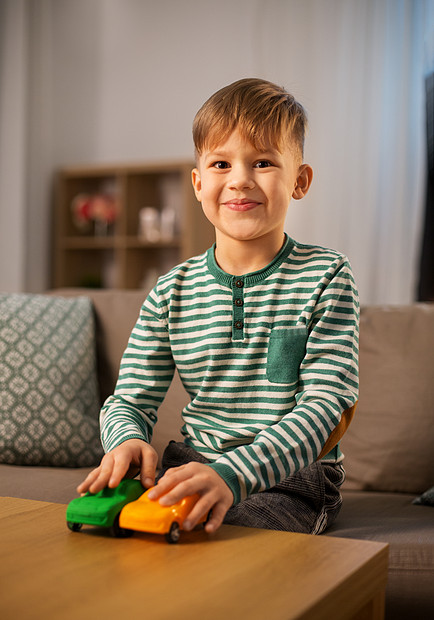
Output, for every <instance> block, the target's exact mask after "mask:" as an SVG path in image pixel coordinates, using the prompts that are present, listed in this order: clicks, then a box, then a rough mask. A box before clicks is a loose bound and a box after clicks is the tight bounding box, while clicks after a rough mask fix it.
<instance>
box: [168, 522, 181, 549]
mask: <svg viewBox="0 0 434 620" xmlns="http://www.w3.org/2000/svg"><path fill="white" fill-rule="evenodd" d="M180 536H181V530H180V527H179V524H178V523H177V522H176V521H174V522H173V523H172V525H171V526H170V530H169V531H168V532H167V534H166V540H167V542H168V543H171V544H172V545H173V544H175V543H177V542H178V540H179V537H180Z"/></svg>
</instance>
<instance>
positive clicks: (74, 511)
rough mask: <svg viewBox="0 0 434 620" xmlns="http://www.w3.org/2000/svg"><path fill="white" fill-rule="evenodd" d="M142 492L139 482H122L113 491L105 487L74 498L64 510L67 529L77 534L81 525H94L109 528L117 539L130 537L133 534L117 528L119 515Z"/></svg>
mask: <svg viewBox="0 0 434 620" xmlns="http://www.w3.org/2000/svg"><path fill="white" fill-rule="evenodd" d="M144 491H145V489H144V488H143V487H142V485H141V483H140V481H139V480H122V481H121V483H120V484H119V485H118V486H117V487H116V488H114V489H110V488H108V487H106V488H105V489H103V490H102V491H99V492H98V493H95V494H93V493H86V495H83V496H82V497H76V498H75V499H73V500H72V501H71V502H70V503H69V504H68V507H67V509H66V522H67V524H68V527H69V529H70V530H72V531H73V532H78V531H79V530H81V527H82V525H83V524H87V525H96V526H99V527H107V528H110V529H111V533H112V534H113V535H114V536H117V537H119V538H125V537H127V536H131V535H132V533H133V532H131V531H128V530H126V529H123V528H122V527H119V513H120V512H121V510H122V508H123V507H124V506H125V505H126V504H128V503H129V502H132V501H134V500H136V499H137V498H138V497H140V495H142V494H143V493H144Z"/></svg>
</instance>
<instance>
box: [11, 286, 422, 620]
mask: <svg viewBox="0 0 434 620" xmlns="http://www.w3.org/2000/svg"><path fill="white" fill-rule="evenodd" d="M31 297H32V296H30V298H31ZM40 297H41V298H43V299H44V300H45V301H47V303H48V305H47V308H49V307H50V304H52V303H53V302H54V301H55V300H69V301H70V302H72V301H73V300H77V299H81V300H83V299H84V300H85V301H86V302H87V303H88V304H89V306H90V308H91V313H92V317H93V324H92V325H91V328H92V329H93V331H90V332H89V333H88V337H90V338H91V341H92V342H93V345H92V348H93V354H94V355H95V377H96V380H95V381H96V382H95V384H89V380H90V379H89V377H90V376H91V374H92V373H91V371H90V370H86V373H84V374H85V376H83V373H82V376H81V379H77V380H82V381H85V382H86V383H85V387H84V388H83V387H82V386H81V387H80V388H79V389H80V393H82V394H85V395H86V394H87V395H88V394H90V393H91V390H92V389H96V390H97V392H98V393H97V400H98V402H97V403H96V405H97V407H96V405H95V403H93V409H92V420H91V423H90V425H89V426H86V432H87V433H89V434H92V437H94V436H95V433H97V417H98V416H97V408H99V405H100V404H101V402H102V401H103V400H104V399H105V398H106V397H107V396H108V395H109V394H110V393H111V392H112V391H113V387H114V384H115V381H116V377H117V372H118V367H119V362H120V359H121V356H122V352H123V350H124V348H125V345H126V342H127V339H128V336H129V333H130V331H131V328H132V326H133V325H134V323H135V321H136V318H137V316H138V313H139V309H140V306H141V303H142V301H143V299H144V297H145V292H144V291H117V290H84V289H62V290H56V291H50V292H49V293H47V294H46V295H43V296H40ZM4 299H6V301H7V297H5V296H4ZM1 312H2V310H1V305H0V314H1ZM26 312H27V311H26ZM15 314H16V313H15V311H14V313H13V314H12V315H11V316H15ZM43 316H44V317H47V316H48V310H47V309H45V310H44V314H43ZM68 316H69V315H68ZM65 320H71V319H70V318H68V319H65ZM9 322H10V321H9ZM5 323H6V327H5ZM7 323H8V321H7V320H6V319H5V314H4V312H3V335H4V334H6V335H5V336H4V338H6V340H7V338H9V339H11V338H12V336H11V333H12V332H11V330H10V329H7ZM52 323H53V318H50V317H48V318H47V324H48V325H49V326H50V325H51V324H52ZM17 325H18V322H17ZM86 325H87V323H86ZM72 328H74V329H77V335H76V336H74V341H73V342H71V344H69V345H68V349H69V348H71V347H73V345H74V343H75V342H78V341H79V339H80V337H79V335H78V334H84V333H87V331H86V330H88V327H83V326H82V325H78V324H77V325H75V324H72ZM89 329H90V328H89ZM24 331H25V335H28V333H29V331H31V329H30V328H29V326H26V328H25V330H24ZM48 333H49V328H48V330H47V329H46V330H45V335H44V334H43V337H42V338H41V337H40V341H41V343H47V334H48ZM1 337H2V329H1V321H0V340H1ZM64 340H65V335H63V336H62V337H61V338H58V344H59V346H61V344H62V342H63V341H64ZM11 343H12V345H11V346H10V347H9V353H10V352H11V351H12V353H13V354H14V355H13V356H12V357H14V359H15V358H16V356H15V352H16V350H19V345H18V344H16V343H15V344H14V341H13V339H12V340H10V343H9V344H11ZM40 346H41V347H42V346H43V345H42V344H41V345H40ZM56 346H57V345H56ZM47 350H48V353H50V351H52V349H51V348H50V347H48V349H47ZM3 351H7V348H6V349H5V347H3ZM38 351H39V349H36V353H35V356H34V359H35V360H36V355H37V352H38ZM5 356H6V353H3V357H5ZM1 357H2V349H1V345H0V361H1ZM15 361H16V360H15ZM59 364H60V365H61V362H59ZM39 365H40V367H42V366H43V362H42V361H41V362H40V364H39ZM80 365H81V366H80V367H82V362H80ZM5 369H6V370H5V371H3V373H4V372H6V374H8V379H7V381H6V380H4V381H3V383H2V386H3V387H2V389H3V392H1V390H0V396H1V394H3V402H5V395H6V396H7V391H8V389H9V387H8V386H10V389H12V387H13V386H12V381H13V380H14V379H13V378H11V376H10V375H11V370H10V367H9V366H5ZM433 370H434V304H413V305H409V306H378V307H373V306H372V307H363V308H362V311H361V325H360V400H359V405H358V408H357V411H356V415H355V417H354V420H353V422H352V423H351V426H350V428H349V430H348V431H347V433H346V435H345V436H344V438H343V439H342V442H341V446H342V450H343V452H344V454H345V469H346V472H347V478H346V481H345V483H344V485H343V489H342V493H343V498H344V501H343V507H342V510H341V512H340V514H339V516H338V518H337V520H336V521H335V523H334V524H333V525H332V526H331V527H330V528H329V529H328V530H327V531H326V533H325V535H327V536H337V537H346V538H355V539H366V540H374V541H381V542H386V543H389V578H388V586H387V592H386V618H388V619H394V620H399V619H401V618H402V619H407V618H411V619H412V620H415V619H416V618H424V619H426V618H433V617H434V507H433V506H432V503H433V499H432V493H430V492H429V490H430V489H431V488H432V486H433V485H434V372H433ZM18 372H20V373H21V372H22V373H23V376H24V378H25V377H26V376H27V375H25V373H24V371H23V370H22V367H20V368H19V371H18ZM65 372H66V373H68V374H69V376H72V375H71V370H70V369H68V368H65ZM27 374H29V371H27ZM0 376H1V373H0ZM4 376H5V375H4ZM21 379H22V377H21ZM61 380H62V379H61ZM64 382H65V381H64V380H62V386H61V387H60V388H59V391H63V392H65V394H66V395H67V392H68V391H67V390H66V388H65V389H64V385H63V383H64ZM21 383H22V382H21ZM19 385H21V384H19ZM83 385H84V384H83ZM92 386H93V387H92ZM17 389H18V388H16V385H15V384H14V390H15V391H17ZM20 389H21V388H20ZM77 389H78V388H77ZM69 392H70V390H69ZM70 396H71V395H70ZM26 398H27V400H28V402H29V406H30V405H32V406H34V401H33V400H32V398H30V397H27V396H26ZM50 398H53V395H52V396H50ZM86 398H87V399H88V400H89V398H88V396H86ZM187 399H188V397H187V395H186V393H185V392H184V390H183V387H182V384H181V382H180V380H179V378H178V377H177V376H175V378H174V380H173V382H172V385H171V387H170V390H169V392H168V394H167V396H166V399H165V401H164V403H163V405H162V406H161V408H160V411H159V420H158V422H157V426H156V429H155V433H154V438H153V445H154V447H155V448H156V450H157V452H158V454H159V455H161V453H162V450H163V449H164V447H165V445H166V444H167V443H168V442H169V441H170V440H171V439H179V438H180V433H179V428H180V412H181V410H182V407H183V406H184V404H186V402H187ZM11 402H12V401H11ZM86 402H87V401H86ZM81 405H82V403H81V404H80V406H81ZM11 406H12V407H13V405H11ZM86 406H89V402H87V404H86ZM41 407H42V408H43V405H41V406H40V408H39V409H38V410H36V408H35V407H34V410H35V411H37V413H38V414H39V413H40V409H41ZM59 407H60V408H61V405H59ZM7 411H8V410H7V408H6V407H5V406H3V408H2V407H0V463H1V464H0V496H3V497H6V496H9V497H20V498H28V499H34V500H43V501H49V502H58V503H68V502H69V501H70V500H71V499H72V498H73V497H75V496H76V490H75V489H76V486H77V484H78V483H79V482H80V481H81V480H82V479H83V478H84V477H85V475H86V473H87V472H88V471H90V469H91V468H92V463H93V462H94V461H97V460H98V458H99V456H98V450H100V448H99V447H96V448H95V449H94V450H93V451H90V452H89V451H87V452H86V450H85V451H84V452H83V451H82V452H80V448H79V447H76V453H77V454H80V455H81V456H80V459H82V460H81V461H80V460H78V461H74V460H72V461H70V462H68V458H66V457H65V458H66V460H65V461H64V462H61V461H56V460H55V459H54V460H53V461H50V460H48V461H47V459H45V460H44V458H42V457H41V460H40V461H38V460H37V458H36V460H32V458H31V456H30V455H31V453H32V452H34V450H33V451H32V449H30V448H29V447H28V446H27V448H26V450H25V451H23V454H24V452H25V458H24V457H23V458H24V460H23V461H21V462H20V461H19V460H18V461H17V460H16V458H15V457H13V454H14V453H13V452H10V451H9V452H8V451H7V449H6V448H7V446H5V440H3V443H1V436H2V434H3V435H4V436H8V432H10V425H9V426H8V420H7V419H5V418H7V415H8V414H7ZM20 415H21V416H23V415H24V414H23V413H22V412H21V413H20ZM50 415H52V416H57V418H54V417H53V420H57V421H56V422H50V424H51V423H53V424H57V425H58V424H60V423H63V421H60V422H59V420H58V412H56V411H52V412H51V414H50ZM66 415H68V411H66V412H65V416H66ZM15 417H17V416H15ZM70 418H71V416H70ZM14 419H15V418H14ZM45 419H46V420H51V418H50V417H49V416H48V414H47V415H46V416H45ZM69 422H70V429H71V428H72V429H74V426H73V424H74V420H73V419H72V418H71V419H69ZM26 425H27V427H28V425H29V422H26ZM82 427H83V423H82V422H80V429H82ZM23 428H24V426H23ZM59 428H60V427H59ZM8 429H9V431H8ZM61 431H62V429H61ZM35 432H37V427H36V431H35ZM62 432H63V431H62ZM80 432H81V430H80ZM41 433H42V431H41ZM48 434H49V433H48ZM43 435H44V437H43V439H42V438H41V442H42V441H45V442H46V443H47V432H46V431H45V433H43ZM82 435H83V433H82ZM34 436H37V435H34ZM58 436H60V437H63V436H64V435H62V433H61V432H60V431H59V433H58ZM65 437H68V433H67V431H65ZM67 441H70V442H71V443H72V442H73V440H72V439H68V440H67ZM92 441H93V440H92ZM48 444H49V442H48ZM2 452H3V455H2ZM55 453H56V458H58V459H59V458H60V456H59V455H61V454H62V450H61V447H60V448H59V446H57V448H56V450H55ZM5 454H12V457H10V458H9V459H8V458H6V457H4V455H5ZM83 455H84V456H83ZM14 458H15V460H14ZM26 459H27V460H26ZM83 459H84V460H83ZM59 463H61V464H62V466H59ZM415 501H416V502H417V503H414V502H415Z"/></svg>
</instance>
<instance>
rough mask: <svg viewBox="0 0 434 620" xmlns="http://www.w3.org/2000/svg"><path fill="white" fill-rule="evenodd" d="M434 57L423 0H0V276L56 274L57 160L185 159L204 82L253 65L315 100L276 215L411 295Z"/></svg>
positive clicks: (422, 213)
mask: <svg viewBox="0 0 434 620" xmlns="http://www.w3.org/2000/svg"><path fill="white" fill-rule="evenodd" d="M433 70H434V0H303V1H300V0H266V2H263V1H262V2H260V1H258V0H219V2H215V1H214V0H158V2H154V1H151V0H0V290H3V291H11V292H14V291H15V292H17V291H26V292H42V291H44V290H46V289H48V288H50V286H51V285H52V280H51V274H52V272H53V260H54V259H53V253H52V248H53V209H55V206H56V205H55V204H53V187H54V178H55V174H56V172H57V171H58V170H59V169H60V168H62V167H65V166H75V165H79V166H87V165H93V164H113V163H120V164H123V163H126V162H128V163H130V164H131V163H134V162H138V163H143V162H145V163H146V162H154V161H158V162H165V161H174V160H189V159H192V158H193V145H192V139H191V124H192V120H193V117H194V115H195V113H196V111H197V109H198V108H199V107H200V106H201V105H202V103H203V102H204V101H205V99H207V98H208V97H209V96H210V95H211V94H212V93H213V92H215V91H216V90H217V89H218V88H220V87H222V86H224V85H226V84H228V83H230V82H232V81H234V80H237V79H240V78H242V77H262V78H265V79H268V80H271V81H273V82H276V83H278V84H280V85H282V86H284V87H285V88H287V89H288V90H289V91H290V92H292V93H293V94H294V95H295V96H296V98H298V99H299V100H300V102H301V103H302V104H303V105H304V106H305V108H306V110H307V113H308V117H309V132H308V136H307V142H306V152H305V159H306V161H308V162H309V163H310V164H311V165H312V166H313V168H314V181H313V185H312V188H311V190H310V192H309V195H308V196H307V197H306V198H305V199H303V200H302V201H294V202H292V203H291V206H290V209H289V212H288V218H287V224H286V230H287V232H288V233H289V234H290V235H291V236H293V237H294V238H295V239H297V240H299V241H301V242H304V243H317V244H320V245H323V246H328V247H333V248H335V249H338V250H340V251H342V252H344V253H345V254H347V255H348V257H349V259H350V262H351V264H352V266H353V270H354V273H355V277H356V280H357V284H358V287H359V290H360V297H361V302H362V303H363V304H368V303H375V304H380V303H393V304H395V303H409V302H411V301H414V300H416V299H418V297H419V296H420V295H419V292H418V291H419V290H420V273H421V260H422V258H423V257H425V258H424V260H425V263H424V264H425V267H424V273H425V281H426V279H427V277H428V278H431V281H432V280H433V272H432V270H430V268H429V267H427V265H428V266H429V262H427V260H429V255H430V252H431V260H432V245H433V244H434V239H433V238H432V237H430V236H429V235H430V234H432V232H431V233H429V234H427V232H426V231H427V230H428V231H429V226H432V211H433V204H432V200H433V198H432V194H430V195H429V194H428V192H427V187H428V180H429V174H428V169H429V168H428V161H429V157H428V152H429V149H430V148H431V149H432V135H431V138H428V137H427V127H431V132H432V116H433V111H432V106H433V103H432V78H430V76H432V72H433ZM430 79H431V81H430ZM430 84H431V86H430ZM430 89H431V90H430ZM429 93H431V95H429ZM429 96H431V99H429ZM429 140H431V142H429ZM429 144H430V145H431V146H430V147H429V146H428V145H429ZM431 162H432V151H431ZM431 172H432V163H431ZM429 222H431V224H429ZM424 248H425V249H424ZM427 257H428V258H427ZM427 274H428V276H427ZM425 296H426V295H425Z"/></svg>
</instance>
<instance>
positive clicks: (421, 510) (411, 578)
mask: <svg viewBox="0 0 434 620" xmlns="http://www.w3.org/2000/svg"><path fill="white" fill-rule="evenodd" d="M413 499H414V495H409V494H403V493H375V492H372V493H371V492H366V491H344V493H343V505H342V509H341V512H340V513H339V515H338V517H337V519H336V521H335V522H334V523H333V525H332V526H331V527H330V528H329V529H328V530H326V535H328V536H337V537H338V538H355V539H359V540H374V541H378V542H385V543H388V544H389V576H388V584H387V591H386V615H385V618H386V619H387V620H407V619H408V618H411V619H413V618H415V619H416V618H432V605H433V597H432V584H433V583H434V537H433V514H432V509H431V508H429V507H427V506H415V505H413V503H412V501H413Z"/></svg>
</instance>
